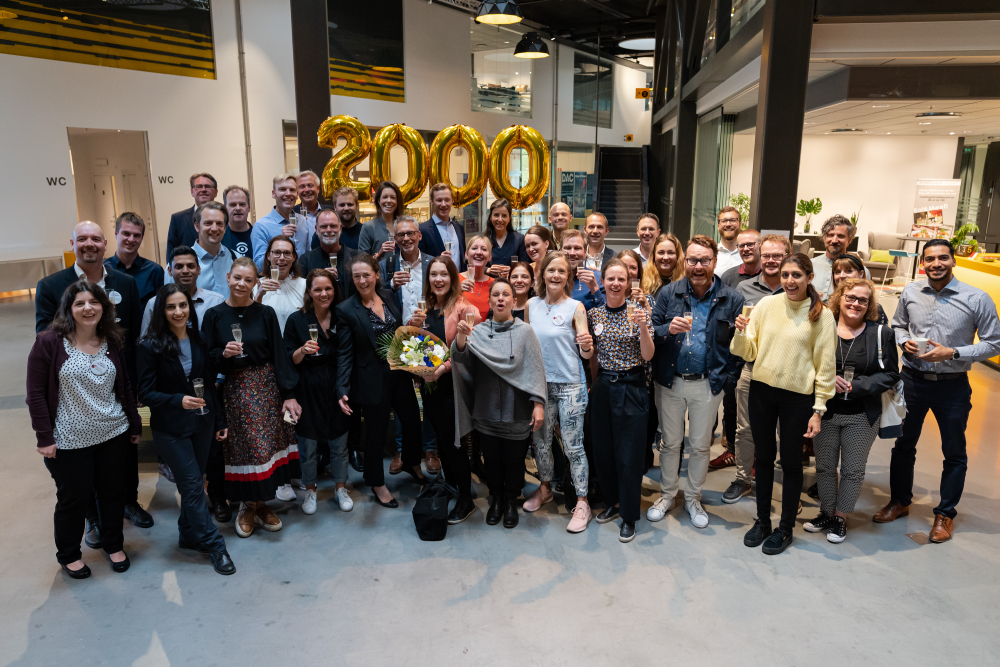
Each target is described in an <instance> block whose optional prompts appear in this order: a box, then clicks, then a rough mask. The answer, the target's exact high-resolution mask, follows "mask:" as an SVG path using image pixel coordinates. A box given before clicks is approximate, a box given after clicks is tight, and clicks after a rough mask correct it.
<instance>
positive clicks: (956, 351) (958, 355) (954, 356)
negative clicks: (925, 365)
mask: <svg viewBox="0 0 1000 667" xmlns="http://www.w3.org/2000/svg"><path fill="white" fill-rule="evenodd" d="M961 356H962V355H960V354H959V353H958V350H955V351H954V352H953V353H952V355H951V358H952V359H958V358H959V357H961Z"/></svg>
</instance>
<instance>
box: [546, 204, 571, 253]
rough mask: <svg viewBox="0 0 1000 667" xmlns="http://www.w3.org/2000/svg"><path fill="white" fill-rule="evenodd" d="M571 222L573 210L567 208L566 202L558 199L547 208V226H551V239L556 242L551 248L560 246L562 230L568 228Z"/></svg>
mask: <svg viewBox="0 0 1000 667" xmlns="http://www.w3.org/2000/svg"><path fill="white" fill-rule="evenodd" d="M571 222H573V212H572V211H570V210H569V206H568V205H567V204H564V203H563V202H561V201H560V202H556V203H555V204H553V205H552V206H551V207H550V208H549V226H550V227H552V240H553V241H555V243H556V247H555V248H552V249H553V250H557V249H560V248H562V235H563V232H565V231H566V230H567V229H569V225H570V223H571Z"/></svg>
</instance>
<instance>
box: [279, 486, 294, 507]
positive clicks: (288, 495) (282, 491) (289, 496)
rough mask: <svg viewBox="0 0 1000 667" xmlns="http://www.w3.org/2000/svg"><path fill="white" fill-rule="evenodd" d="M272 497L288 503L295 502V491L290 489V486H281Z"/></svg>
mask: <svg viewBox="0 0 1000 667" xmlns="http://www.w3.org/2000/svg"><path fill="white" fill-rule="evenodd" d="M274 497H275V498H277V499H278V500H283V501H285V502H286V503H288V502H291V501H293V500H295V490H294V489H293V488H292V485H291V484H282V485H281V486H279V487H278V490H277V491H275V492H274Z"/></svg>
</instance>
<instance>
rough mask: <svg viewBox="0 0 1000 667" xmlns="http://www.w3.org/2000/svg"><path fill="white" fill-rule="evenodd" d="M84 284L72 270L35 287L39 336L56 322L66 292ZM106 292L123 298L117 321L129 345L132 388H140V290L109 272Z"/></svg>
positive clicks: (126, 352) (129, 278)
mask: <svg viewBox="0 0 1000 667" xmlns="http://www.w3.org/2000/svg"><path fill="white" fill-rule="evenodd" d="M78 280H80V279H79V278H78V277H77V275H76V270H75V269H74V268H73V267H72V266H71V267H69V268H68V269H63V270H62V271H58V272H56V273H53V274H52V275H51V276H48V277H47V278H42V279H41V280H39V281H38V284H37V285H36V286H35V333H36V334H40V333H42V332H43V331H45V330H46V329H48V328H49V325H50V324H52V320H53V319H55V316H56V310H57V309H58V308H59V301H60V300H61V299H62V295H63V293H64V292H65V291H66V288H67V287H69V286H70V285H72V284H73V283H75V282H76V281H78ZM104 287H105V291H106V292H110V291H112V290H114V291H115V292H118V294H120V295H121V298H122V300H121V303H119V304H118V305H116V306H115V317H117V318H118V324H120V325H121V327H122V328H123V329H125V345H124V346H123V348H122V353H123V354H124V355H125V367H126V370H127V371H128V379H129V380H130V381H131V382H132V386H133V387H135V386H136V384H137V383H136V373H135V342H136V339H137V338H138V337H139V328H140V325H141V324H142V309H141V308H140V303H139V288H138V287H136V284H135V280H133V279H132V276H130V275H127V274H125V273H122V272H121V271H118V270H116V269H108V276H107V278H105V279H104Z"/></svg>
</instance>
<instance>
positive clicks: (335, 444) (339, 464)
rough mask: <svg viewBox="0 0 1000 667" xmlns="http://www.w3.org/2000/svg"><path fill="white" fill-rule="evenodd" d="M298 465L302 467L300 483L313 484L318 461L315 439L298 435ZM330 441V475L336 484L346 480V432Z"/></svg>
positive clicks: (316, 473) (314, 483)
mask: <svg viewBox="0 0 1000 667" xmlns="http://www.w3.org/2000/svg"><path fill="white" fill-rule="evenodd" d="M298 440H299V467H301V468H302V484H304V485H305V486H315V485H316V477H317V475H318V472H319V471H318V470H316V467H317V463H318V462H319V454H318V451H317V450H318V447H317V444H316V441H315V440H310V439H309V438H303V437H302V436H299V438H298ZM329 443H330V476H331V477H333V481H334V482H336V483H337V484H343V483H345V482H346V481H347V433H345V434H343V435H342V436H340V437H339V438H335V439H333V440H330V441H329Z"/></svg>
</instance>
